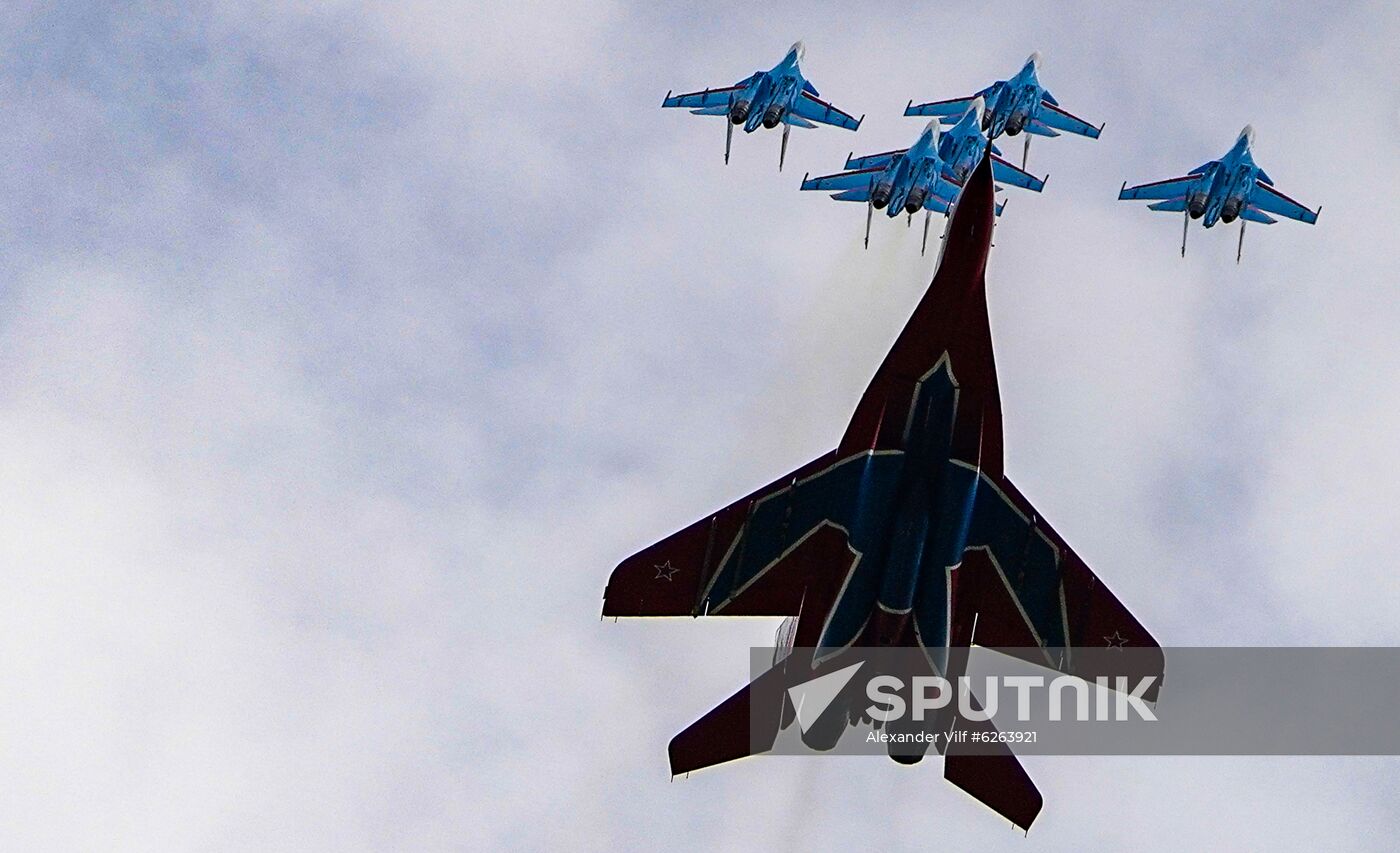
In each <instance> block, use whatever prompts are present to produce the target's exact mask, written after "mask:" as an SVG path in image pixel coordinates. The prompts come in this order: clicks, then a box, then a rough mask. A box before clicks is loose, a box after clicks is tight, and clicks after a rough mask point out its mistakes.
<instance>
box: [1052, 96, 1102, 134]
mask: <svg viewBox="0 0 1400 853" xmlns="http://www.w3.org/2000/svg"><path fill="white" fill-rule="evenodd" d="M1035 117H1036V119H1038V120H1039V121H1040V123H1041V124H1044V125H1046V126H1048V127H1052V128H1054V129H1055V130H1063V131H1064V132H1065V133H1077V134H1079V135H1080V136H1087V137H1089V138H1090V139H1098V138H1099V132H1100V131H1102V130H1103V125H1099V126H1098V127H1094V126H1093V125H1092V124H1089V123H1088V122H1087V121H1085V120H1084V119H1082V118H1080V117H1078V116H1076V115H1072V114H1070V113H1069V112H1068V111H1066V110H1063V109H1060V108H1059V107H1058V106H1056V105H1055V104H1052V103H1050V102H1049V101H1041V102H1040V109H1039V110H1036V116H1035Z"/></svg>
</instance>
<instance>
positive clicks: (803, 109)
mask: <svg viewBox="0 0 1400 853" xmlns="http://www.w3.org/2000/svg"><path fill="white" fill-rule="evenodd" d="M792 111H793V112H794V113H795V114H797V115H798V116H800V117H802V118H805V119H807V120H808V121H815V122H820V123H822V124H829V125H832V126H833V127H844V128H845V129H847V130H855V129H856V128H858V127H860V123H861V121H862V120H863V119H864V118H865V116H861V117H860V118H856V117H855V116H853V115H851V114H850V113H848V112H845V111H843V110H840V109H838V108H836V107H834V106H832V105H831V104H830V103H829V102H827V101H823V100H822V99H821V98H818V97H817V96H816V95H814V94H812V93H811V92H809V91H807V90H805V89H804V90H803V91H802V93H801V94H799V95H798V96H797V100H796V101H795V102H794V103H793V105H792Z"/></svg>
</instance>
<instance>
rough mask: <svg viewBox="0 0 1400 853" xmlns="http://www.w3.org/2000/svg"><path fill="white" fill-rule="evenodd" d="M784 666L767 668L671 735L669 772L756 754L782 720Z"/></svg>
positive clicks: (769, 745) (768, 745)
mask: <svg viewBox="0 0 1400 853" xmlns="http://www.w3.org/2000/svg"><path fill="white" fill-rule="evenodd" d="M784 685H785V680H784V668H783V667H782V666H781V665H780V666H777V667H774V668H773V669H770V670H768V671H767V672H765V673H764V674H763V675H760V676H759V677H758V678H756V679H755V680H754V681H753V682H752V683H751V684H747V685H745V686H744V688H743V689H742V690H740V691H739V692H738V693H735V694H734V695H733V696H730V697H729V698H728V699H726V700H724V701H723V702H721V703H720V704H719V705H718V706H717V707H716V708H715V709H714V710H712V711H710V713H708V714H706V715H705V716H703V717H701V718H700V719H698V720H696V721H695V722H693V723H691V724H690V726H688V727H687V728H686V730H685V731H683V732H681V733H680V734H678V735H676V736H675V737H673V738H671V745H670V747H669V748H668V749H667V751H668V752H669V753H670V757H671V775H673V776H676V775H680V774H682V773H689V772H691V771H692V770H700V769H703V768H705V767H713V766H714V765H716V764H723V763H725V762H727V761H734V760H736V759H739V758H747V757H748V756H750V755H759V754H762V753H764V752H767V751H768V750H770V749H772V748H773V742H774V741H775V740H777V738H778V729H779V726H780V724H781V723H782V714H783V702H784V697H783V689H784Z"/></svg>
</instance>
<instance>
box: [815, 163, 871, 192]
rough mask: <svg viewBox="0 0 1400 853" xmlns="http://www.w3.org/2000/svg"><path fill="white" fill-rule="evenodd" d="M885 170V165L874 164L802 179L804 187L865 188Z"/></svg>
mask: <svg viewBox="0 0 1400 853" xmlns="http://www.w3.org/2000/svg"><path fill="white" fill-rule="evenodd" d="M884 170H885V167H884V166H874V167H871V168H869V169H856V170H854V171H850V172H838V173H836V174H834V175H821V176H819V177H816V178H808V177H804V178H803V179H802V189H804V190H823V191H830V192H835V191H838V190H857V189H865V188H867V187H869V186H870V182H871V181H873V180H875V176H876V175H878V174H880V173H881V172H883V171H884Z"/></svg>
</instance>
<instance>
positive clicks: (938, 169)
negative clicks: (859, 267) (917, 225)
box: [802, 97, 1045, 254]
mask: <svg viewBox="0 0 1400 853" xmlns="http://www.w3.org/2000/svg"><path fill="white" fill-rule="evenodd" d="M983 109H984V107H983V102H982V99H981V98H980V97H978V98H976V99H974V100H973V102H972V103H971V104H970V105H969V106H968V108H967V112H966V113H965V114H964V115H963V116H962V118H961V119H960V120H959V121H958V123H957V124H955V125H954V126H953V127H952V128H951V129H949V130H948V131H947V132H946V133H940V131H939V127H938V121H937V120H935V121H931V122H929V123H928V125H927V126H926V127H925V128H924V130H923V132H922V133H920V134H919V138H918V139H917V140H916V141H915V142H914V144H913V145H912V146H910V147H909V148H900V149H896V150H894V151H885V152H883V153H881V154H867V155H865V156H864V157H856V156H850V157H848V158H847V159H846V169H847V171H844V172H839V173H837V174H834V175H823V176H821V177H818V178H808V177H804V178H803V179H802V189H804V190H823V191H831V190H838V192H837V193H836V194H835V195H833V196H832V198H834V199H836V200H837V201H863V202H865V203H866V210H865V247H866V248H867V249H868V248H870V219H871V217H872V215H873V214H874V211H876V210H883V209H885V208H886V206H888V208H889V212H888V214H887V215H888V216H889V217H890V218H894V217H896V216H898V215H899V213H900V211H901V210H903V211H904V212H905V213H907V214H908V215H909V216H910V217H911V221H912V217H913V215H914V214H915V213H916V212H918V211H919V210H920V209H921V208H922V209H923V210H924V239H923V244H922V246H921V248H920V249H919V254H923V253H924V251H925V250H927V249H928V226H929V219H930V218H931V217H932V215H933V213H934V212H938V213H942V214H944V215H945V216H946V215H947V214H948V213H949V211H950V210H951V208H952V204H953V200H954V199H955V198H956V197H957V194H958V192H959V191H960V190H961V189H962V185H963V182H964V181H966V180H967V177H968V175H969V174H971V173H972V169H973V167H974V166H976V165H977V163H978V162H979V161H980V160H981V159H982V154H983V152H984V151H986V149H987V137H986V135H985V134H983V132H982V117H983ZM992 175H993V177H995V178H996V179H997V180H998V181H1001V182H1003V183H1007V184H1011V185H1012V186H1017V187H1022V188H1024V189H1028V190H1030V191H1031V192H1040V191H1041V190H1042V189H1043V188H1044V187H1045V179H1044V178H1037V177H1036V176H1034V175H1032V174H1030V173H1029V172H1026V171H1025V170H1023V169H1018V168H1016V167H1015V166H1013V165H1011V164H1010V163H1008V162H1006V161H1005V160H1003V159H1001V157H1000V156H998V155H997V153H996V151H995V150H994V151H993V152H992ZM1003 207H1005V204H1004V203H1003V204H998V205H997V208H996V215H997V216H1000V215H1001V211H1002V208H1003Z"/></svg>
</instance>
